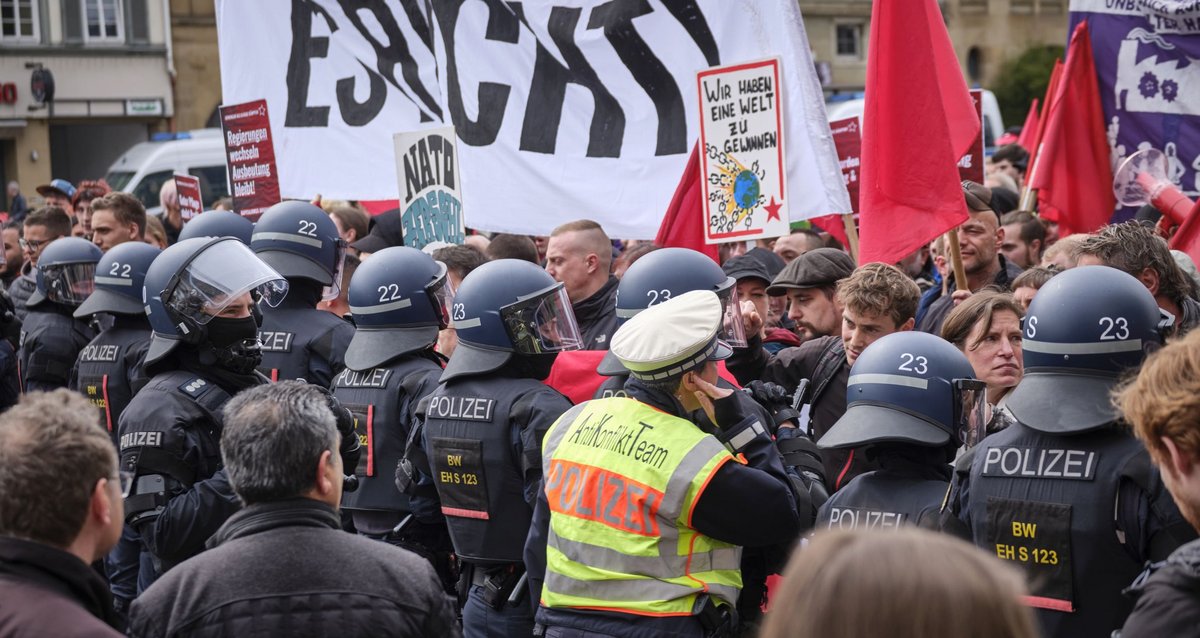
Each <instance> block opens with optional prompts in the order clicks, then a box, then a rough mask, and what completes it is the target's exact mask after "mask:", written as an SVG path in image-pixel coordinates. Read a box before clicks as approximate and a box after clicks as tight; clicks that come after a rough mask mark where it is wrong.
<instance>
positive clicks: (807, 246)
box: [774, 230, 825, 264]
mask: <svg viewBox="0 0 1200 638" xmlns="http://www.w3.org/2000/svg"><path fill="white" fill-rule="evenodd" d="M824 246H825V242H823V241H821V236H820V235H818V234H817V233H816V232H814V231H811V230H797V231H793V232H792V233H791V234H790V235H784V236H783V237H780V238H779V239H776V240H775V247H774V251H775V254H776V255H779V256H780V257H782V258H783V261H784V262H786V263H789V264H790V263H792V260H793V259H795V258H797V257H799V256H800V255H803V254H804V253H806V252H808V251H810V250H816V249H817V248H823V247H824Z"/></svg>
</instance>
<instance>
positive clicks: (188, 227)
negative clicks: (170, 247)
mask: <svg viewBox="0 0 1200 638" xmlns="http://www.w3.org/2000/svg"><path fill="white" fill-rule="evenodd" d="M253 235H254V222H252V221H250V220H249V219H246V218H245V217H242V216H241V215H239V214H237V213H235V212H233V211H229V210H206V211H204V212H203V213H200V214H199V215H197V216H195V217H193V218H192V219H191V220H190V221H188V223H186V224H184V225H183V230H181V231H179V239H178V241H183V240H185V239H192V238H193V237H233V238H236V239H237V240H238V241H240V242H242V243H243V244H246V245H247V246H249V245H250V239H251V237H252V236H253Z"/></svg>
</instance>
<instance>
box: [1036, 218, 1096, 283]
mask: <svg viewBox="0 0 1200 638" xmlns="http://www.w3.org/2000/svg"><path fill="white" fill-rule="evenodd" d="M1046 232H1047V236H1046V243H1048V244H1050V247H1049V248H1047V249H1046V250H1045V252H1043V253H1042V264H1041V265H1042V267H1043V268H1051V267H1052V268H1054V269H1056V270H1058V271H1060V272H1061V271H1063V270H1068V269H1071V268H1074V267H1075V266H1077V265H1078V262H1079V258H1078V256H1077V255H1076V254H1075V248H1077V247H1078V246H1079V244H1081V243H1082V242H1083V240H1085V239H1087V238H1088V237H1089V235H1085V234H1083V233H1076V234H1074V235H1067V236H1066V237H1063V238H1062V239H1060V240H1058V241H1056V242H1054V243H1050V236H1049V228H1048V227H1047V229H1046Z"/></svg>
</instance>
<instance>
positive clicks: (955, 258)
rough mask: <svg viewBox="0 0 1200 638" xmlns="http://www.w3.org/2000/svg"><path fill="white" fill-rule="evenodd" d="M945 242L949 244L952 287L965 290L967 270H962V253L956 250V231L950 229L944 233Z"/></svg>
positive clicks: (955, 229)
mask: <svg viewBox="0 0 1200 638" xmlns="http://www.w3.org/2000/svg"><path fill="white" fill-rule="evenodd" d="M946 242H947V243H948V244H950V263H951V264H953V265H954V287H955V289H957V290H969V288H967V270H966V269H965V268H963V262H962V253H961V252H960V251H959V249H958V229H957V228H952V229H951V230H950V232H948V233H946Z"/></svg>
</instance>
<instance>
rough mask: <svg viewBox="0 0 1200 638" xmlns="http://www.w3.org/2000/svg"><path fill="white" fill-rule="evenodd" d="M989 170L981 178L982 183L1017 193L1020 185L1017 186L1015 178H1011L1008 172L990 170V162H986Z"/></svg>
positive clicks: (992, 187)
mask: <svg viewBox="0 0 1200 638" xmlns="http://www.w3.org/2000/svg"><path fill="white" fill-rule="evenodd" d="M988 168H989V172H988V174H987V176H986V177H984V179H983V185H984V186H986V187H988V188H991V189H996V188H1004V189H1007V190H1009V191H1011V192H1014V193H1019V192H1020V191H1021V187H1020V186H1017V180H1015V179H1013V178H1012V176H1011V175H1009V174H1008V173H1000V172H997V171H992V170H991V163H989V164H988Z"/></svg>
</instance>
